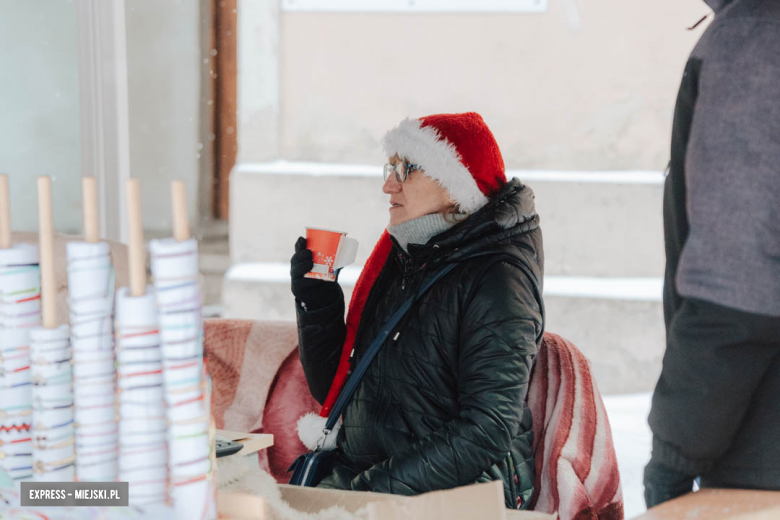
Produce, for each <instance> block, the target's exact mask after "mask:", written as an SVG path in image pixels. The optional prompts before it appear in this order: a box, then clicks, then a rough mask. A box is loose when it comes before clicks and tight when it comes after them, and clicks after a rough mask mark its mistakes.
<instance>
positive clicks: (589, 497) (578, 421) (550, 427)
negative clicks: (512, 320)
mask: <svg viewBox="0 0 780 520" xmlns="http://www.w3.org/2000/svg"><path fill="white" fill-rule="evenodd" d="M528 405H529V406H530V408H531V413H532V416H533V428H534V457H535V461H536V482H535V485H534V488H535V489H536V493H535V495H534V504H532V508H533V509H534V510H536V511H540V512H544V513H555V512H557V513H558V516H559V518H560V519H561V520H586V519H587V520H622V519H623V493H622V491H621V489H620V473H619V472H618V465H617V457H616V456H615V447H614V446H613V444H612V431H611V430H610V427H609V419H608V418H607V412H606V410H605V408H604V403H603V401H602V400H601V394H600V393H599V390H598V387H597V386H596V381H595V379H594V377H593V374H592V372H591V370H590V362H589V361H588V359H587V358H586V357H585V356H584V355H583V354H582V352H580V351H579V350H578V349H577V348H576V347H575V346H574V345H573V344H572V343H571V342H569V341H567V340H565V339H563V338H562V337H560V336H558V335H556V334H551V333H549V332H548V333H545V335H544V339H543V341H542V348H541V349H540V351H539V355H538V356H537V358H536V363H535V365H534V370H533V373H532V375H531V386H530V388H529V390H528Z"/></svg>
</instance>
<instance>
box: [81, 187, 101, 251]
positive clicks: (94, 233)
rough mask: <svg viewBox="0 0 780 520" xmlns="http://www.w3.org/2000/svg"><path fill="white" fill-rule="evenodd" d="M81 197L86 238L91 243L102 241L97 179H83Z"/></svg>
mask: <svg viewBox="0 0 780 520" xmlns="http://www.w3.org/2000/svg"><path fill="white" fill-rule="evenodd" d="M81 199H82V202H81V203H82V205H83V209H84V212H83V213H84V214H83V218H84V240H86V241H87V242H89V243H90V244H96V243H97V242H100V220H99V219H98V199H97V179H96V178H94V177H83V178H82V179H81Z"/></svg>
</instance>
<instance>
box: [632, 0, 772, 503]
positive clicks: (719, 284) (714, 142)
mask: <svg viewBox="0 0 780 520" xmlns="http://www.w3.org/2000/svg"><path fill="white" fill-rule="evenodd" d="M707 3H708V4H709V5H710V6H711V7H712V8H713V10H714V11H715V13H716V14H715V19H714V20H713V22H712V23H711V24H710V26H709V27H708V28H707V30H706V32H705V33H704V35H703V36H702V38H701V40H700V41H699V43H698V44H697V46H696V48H695V49H694V50H693V53H692V54H691V57H690V59H689V60H688V63H687V65H686V67H685V72H684V75H683V79H682V85H681V87H680V91H679V94H678V97H677V106H676V108H675V115H674V126H673V134H672V160H671V163H670V169H669V175H668V176H667V178H666V185H665V192H664V227H665V242H666V279H665V284H664V314H665V321H666V332H667V347H666V354H665V355H664V362H663V371H662V373H661V376H660V379H659V381H658V384H657V386H656V389H655V393H654V395H653V404H652V410H651V413H650V418H649V422H650V426H651V429H652V431H653V454H652V459H651V461H650V463H649V464H648V466H647V467H646V469H645V499H646V502H647V505H648V507H652V506H654V505H657V504H659V503H661V502H664V501H666V500H669V499H672V498H675V497H677V496H679V495H682V494H684V493H687V492H690V491H691V488H692V486H693V481H694V479H695V478H697V477H700V478H701V486H702V487H738V488H757V489H775V490H780V433H778V432H780V406H779V405H778V402H777V399H778V395H780V138H779V137H778V136H780V2H777V1H775V0H707Z"/></svg>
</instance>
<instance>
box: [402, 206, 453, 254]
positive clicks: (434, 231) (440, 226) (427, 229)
mask: <svg viewBox="0 0 780 520" xmlns="http://www.w3.org/2000/svg"><path fill="white" fill-rule="evenodd" d="M455 224H456V222H450V221H449V220H447V219H446V218H445V217H444V215H442V214H441V213H430V214H428V215H423V216H422V217H417V218H413V219H412V220H407V221H406V222H401V223H400V224H396V225H394V226H387V232H388V233H390V235H392V236H393V238H395V239H396V241H397V242H398V245H400V246H401V247H402V248H403V250H404V251H406V252H407V253H408V252H409V250H408V246H409V244H427V243H428V241H429V240H430V239H431V238H433V237H435V236H436V235H438V234H440V233H444V232H445V231H447V230H448V229H450V228H451V227H452V226H454V225H455Z"/></svg>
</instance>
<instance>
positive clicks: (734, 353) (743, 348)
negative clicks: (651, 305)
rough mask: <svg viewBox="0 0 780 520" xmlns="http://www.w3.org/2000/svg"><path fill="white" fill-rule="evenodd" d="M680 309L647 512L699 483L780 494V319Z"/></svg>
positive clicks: (663, 388) (671, 338) (663, 386)
mask: <svg viewBox="0 0 780 520" xmlns="http://www.w3.org/2000/svg"><path fill="white" fill-rule="evenodd" d="M767 282H768V283H780V280H775V281H767ZM680 303H681V305H680V306H679V307H678V308H677V309H676V310H675V312H674V314H673V315H672V316H670V319H669V321H668V327H667V347H666V353H665V355H664V362H663V370H662V373H661V376H660V379H659V381H658V384H657V386H656V390H655V393H654V395H653V404H652V410H651V412H650V418H649V423H650V427H651V429H652V431H653V456H652V459H651V461H650V464H649V465H648V466H647V468H646V470H645V490H646V491H645V498H646V500H647V502H648V507H652V506H653V505H656V504H657V503H660V502H663V501H665V500H669V499H671V498H675V497H676V496H679V495H682V494H684V493H686V492H689V491H690V490H691V486H692V482H693V479H694V478H695V477H701V484H702V487H741V488H758V489H780V317H771V316H761V315H756V314H750V313H745V312H741V311H737V310H734V309H730V308H727V307H723V306H720V305H716V304H714V303H709V302H705V301H701V300H695V299H689V298H682V300H681V302H680Z"/></svg>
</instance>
